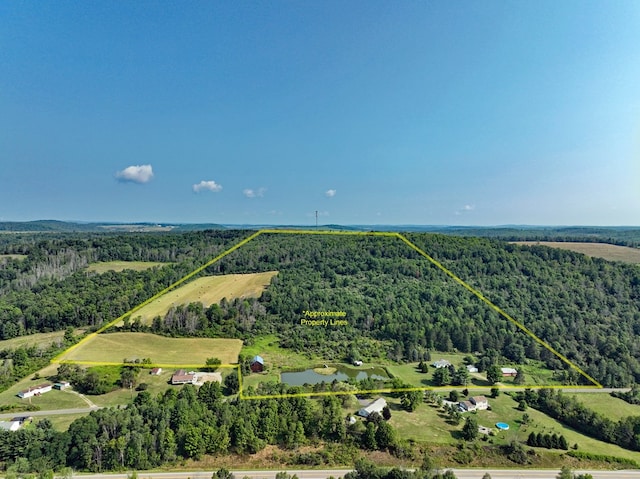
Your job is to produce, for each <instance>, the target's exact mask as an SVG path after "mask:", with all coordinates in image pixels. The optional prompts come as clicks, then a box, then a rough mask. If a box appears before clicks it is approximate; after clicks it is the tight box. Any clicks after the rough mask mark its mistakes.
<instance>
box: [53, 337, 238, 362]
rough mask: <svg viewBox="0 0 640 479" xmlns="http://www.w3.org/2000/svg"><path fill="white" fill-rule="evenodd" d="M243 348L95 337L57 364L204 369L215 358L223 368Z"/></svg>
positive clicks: (202, 341)
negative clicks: (141, 363)
mask: <svg viewBox="0 0 640 479" xmlns="http://www.w3.org/2000/svg"><path fill="white" fill-rule="evenodd" d="M241 348H242V340H240V339H222V338H166V337H164V336H158V335H155V334H150V333H106V334H98V335H95V336H94V337H93V338H91V340H90V341H87V342H85V343H83V344H81V345H80V346H78V347H77V348H75V349H72V350H70V351H67V352H66V353H65V354H64V355H63V356H61V357H60V359H59V361H60V362H79V363H82V364H92V363H100V364H102V363H116V364H123V362H124V360H125V359H128V360H135V359H139V360H142V359H144V358H149V359H151V362H152V363H153V364H156V365H176V366H177V365H184V364H185V363H189V364H191V365H193V366H194V367H196V366H198V365H200V366H204V364H205V362H206V361H207V358H218V359H220V361H221V362H222V364H233V363H237V362H238V355H239V354H240V349H241Z"/></svg>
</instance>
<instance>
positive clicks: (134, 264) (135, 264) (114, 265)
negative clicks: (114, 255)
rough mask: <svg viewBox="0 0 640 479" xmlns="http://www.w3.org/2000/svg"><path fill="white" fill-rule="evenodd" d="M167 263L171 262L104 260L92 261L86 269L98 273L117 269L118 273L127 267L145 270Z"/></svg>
mask: <svg viewBox="0 0 640 479" xmlns="http://www.w3.org/2000/svg"><path fill="white" fill-rule="evenodd" d="M167 264H171V263H158V262H155V261H102V262H98V263H91V264H90V265H89V266H87V269H86V271H87V272H90V273H98V274H100V273H106V272H107V271H115V272H116V273H118V272H120V271H124V270H125V269H132V270H134V271H144V270H145V269H149V268H153V267H155V266H165V265H167Z"/></svg>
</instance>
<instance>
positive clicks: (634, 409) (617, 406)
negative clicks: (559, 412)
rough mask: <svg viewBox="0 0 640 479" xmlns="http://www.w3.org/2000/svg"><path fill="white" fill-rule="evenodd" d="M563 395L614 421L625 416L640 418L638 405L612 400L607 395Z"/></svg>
mask: <svg viewBox="0 0 640 479" xmlns="http://www.w3.org/2000/svg"><path fill="white" fill-rule="evenodd" d="M565 395H566V396H573V397H575V398H576V399H579V400H580V402H582V403H583V404H584V405H585V406H586V407H588V408H589V409H592V410H594V411H596V412H598V413H600V414H602V415H605V416H607V417H608V418H609V419H612V420H614V421H617V420H618V419H620V418H623V417H627V416H640V405H638V404H629V403H628V402H626V401H623V400H622V399H619V398H614V397H613V396H611V395H609V394H596V393H592V394H587V393H582V394H577V393H576V394H570V393H565Z"/></svg>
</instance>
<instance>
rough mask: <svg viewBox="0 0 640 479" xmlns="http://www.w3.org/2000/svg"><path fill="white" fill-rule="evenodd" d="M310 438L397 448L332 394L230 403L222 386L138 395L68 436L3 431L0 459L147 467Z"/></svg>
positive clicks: (388, 432) (46, 428)
mask: <svg viewBox="0 0 640 479" xmlns="http://www.w3.org/2000/svg"><path fill="white" fill-rule="evenodd" d="M286 392H287V393H295V392H297V389H295V388H288V389H287V390H286ZM370 431H372V437H370V436H369V432H370ZM312 440H313V441H317V440H321V441H326V442H328V443H333V442H336V443H340V444H355V445H356V446H358V447H365V448H371V449H389V450H392V449H394V448H395V447H396V446H397V444H398V443H397V439H396V437H395V431H394V430H393V429H392V428H391V426H390V425H389V424H388V423H387V422H385V421H383V420H380V421H379V422H378V423H374V422H372V421H370V422H369V423H366V424H364V423H362V422H361V421H360V422H358V423H357V426H348V425H347V423H346V420H345V417H344V416H343V414H342V409H341V405H340V400H339V399H338V398H336V397H333V396H329V397H325V398H322V399H321V400H318V401H317V402H316V401H312V400H310V399H307V398H303V397H293V398H286V399H264V400H251V401H237V400H229V399H228V398H225V397H224V396H223V388H222V386H221V385H220V384H219V383H215V382H208V383H205V384H204V385H203V386H201V387H200V388H196V387H194V386H191V385H187V386H184V387H183V388H181V389H180V390H177V389H168V390H167V391H166V392H164V393H162V394H160V395H158V396H156V397H153V396H151V395H150V394H149V393H148V392H146V391H144V392H141V393H139V394H138V395H137V397H136V398H135V400H134V401H133V403H132V404H130V405H128V406H127V407H125V408H110V409H101V410H97V411H93V412H91V413H90V414H89V415H88V416H86V417H82V418H80V419H77V420H75V421H74V422H73V423H72V424H71V426H70V427H69V430H68V431H67V432H56V431H55V430H54V429H53V427H52V425H51V423H49V422H48V421H43V422H41V423H39V424H38V425H37V426H36V427H31V428H24V429H21V430H19V431H17V432H9V431H0V461H5V462H6V463H7V465H8V466H9V467H10V468H11V466H12V465H14V464H17V463H22V464H24V461H28V464H29V465H30V470H37V471H38V472H41V469H43V468H46V469H56V470H58V469H60V468H62V467H65V466H68V467H72V468H73V469H75V470H87V471H108V470H126V469H148V468H151V467H157V466H160V465H162V464H165V463H171V462H174V461H177V460H181V459H186V458H195V459H197V458H201V457H202V456H203V455H205V454H228V453H235V454H252V453H256V452H258V451H260V450H262V449H263V448H264V447H265V446H266V445H268V444H276V445H280V446H282V447H285V448H297V447H298V446H301V445H304V444H307V443H308V442H309V441H312Z"/></svg>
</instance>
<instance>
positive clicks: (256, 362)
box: [249, 356, 264, 373]
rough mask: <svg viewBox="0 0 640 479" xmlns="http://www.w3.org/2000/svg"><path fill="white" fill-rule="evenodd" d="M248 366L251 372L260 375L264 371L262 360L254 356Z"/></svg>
mask: <svg viewBox="0 0 640 479" xmlns="http://www.w3.org/2000/svg"><path fill="white" fill-rule="evenodd" d="M249 366H250V367H251V372H254V373H261V372H262V371H264V359H262V357H261V356H254V357H253V359H252V360H251V363H250V365H249Z"/></svg>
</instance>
